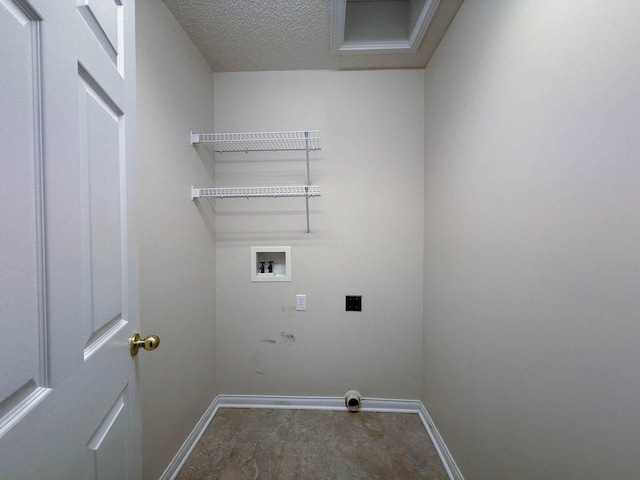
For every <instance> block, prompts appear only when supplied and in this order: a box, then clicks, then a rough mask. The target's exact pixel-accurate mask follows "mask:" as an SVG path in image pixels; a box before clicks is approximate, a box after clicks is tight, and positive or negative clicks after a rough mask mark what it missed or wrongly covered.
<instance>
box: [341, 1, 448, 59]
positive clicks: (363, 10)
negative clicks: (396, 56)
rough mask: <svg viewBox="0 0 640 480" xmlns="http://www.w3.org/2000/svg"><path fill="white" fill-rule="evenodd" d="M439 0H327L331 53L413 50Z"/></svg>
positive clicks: (425, 29) (419, 41)
mask: <svg viewBox="0 0 640 480" xmlns="http://www.w3.org/2000/svg"><path fill="white" fill-rule="evenodd" d="M439 3H440V0H391V1H379V0H331V53H333V54H337V55H343V54H349V53H392V52H399V53H413V52H416V51H417V50H418V47H419V46H420V43H421V42H422V38H423V37H424V34H425V32H426V31H427V27H428V26H429V23H430V22H431V19H432V18H433V15H434V13H435V11H436V8H437V7H438V4H439Z"/></svg>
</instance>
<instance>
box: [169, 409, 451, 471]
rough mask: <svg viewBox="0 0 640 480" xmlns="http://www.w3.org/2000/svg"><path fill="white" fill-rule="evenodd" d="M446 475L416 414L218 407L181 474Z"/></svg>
mask: <svg viewBox="0 0 640 480" xmlns="http://www.w3.org/2000/svg"><path fill="white" fill-rule="evenodd" d="M208 479H218V480H243V479H251V480H253V479H274V480H275V479H278V480H288V479H303V480H319V479H340V480H343V479H344V480H347V479H349V480H351V479H358V480H364V479H367V480H374V479H381V480H382V479H384V480H392V479H398V480H412V479H428V480H448V477H447V474H446V471H445V469H444V467H443V465H442V463H441V461H440V458H439V457H438V454H437V453H436V451H435V449H434V447H433V444H432V443H431V440H430V439H429V436H428V434H427V432H426V430H425V429H424V426H423V425H422V422H421V421H420V418H419V417H418V415H417V414H412V413H402V414H400V413H370V412H358V413H348V412H336V411H316V410H277V409H241V408H221V409H220V410H218V413H217V414H216V416H215V417H214V418H213V420H212V421H211V424H210V425H209V427H208V428H207V430H206V431H205V433H204V434H203V435H202V438H201V439H200V441H199V442H198V445H197V446H196V448H195V449H194V450H193V452H192V453H191V456H190V457H189V459H188V460H187V462H186V463H185V465H184V466H183V468H182V470H181V471H180V473H179V475H178V477H177V480H208Z"/></svg>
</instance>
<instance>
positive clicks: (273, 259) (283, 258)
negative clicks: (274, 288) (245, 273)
mask: <svg viewBox="0 0 640 480" xmlns="http://www.w3.org/2000/svg"><path fill="white" fill-rule="evenodd" d="M251 281H252V282H290V281H291V247H251Z"/></svg>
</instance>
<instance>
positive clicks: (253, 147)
mask: <svg viewBox="0 0 640 480" xmlns="http://www.w3.org/2000/svg"><path fill="white" fill-rule="evenodd" d="M307 140H308V144H307ZM197 143H202V144H205V145H207V146H210V147H211V148H213V149H214V151H216V152H260V151H269V150H272V151H273V150H275V151H277V150H307V147H308V149H309V150H320V133H319V131H318V130H296V131H286V132H250V133H193V132H191V145H194V144H197Z"/></svg>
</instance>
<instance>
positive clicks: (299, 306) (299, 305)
mask: <svg viewBox="0 0 640 480" xmlns="http://www.w3.org/2000/svg"><path fill="white" fill-rule="evenodd" d="M306 309H307V296H306V295H296V310H298V311H299V312H304V311H305V310H306Z"/></svg>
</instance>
